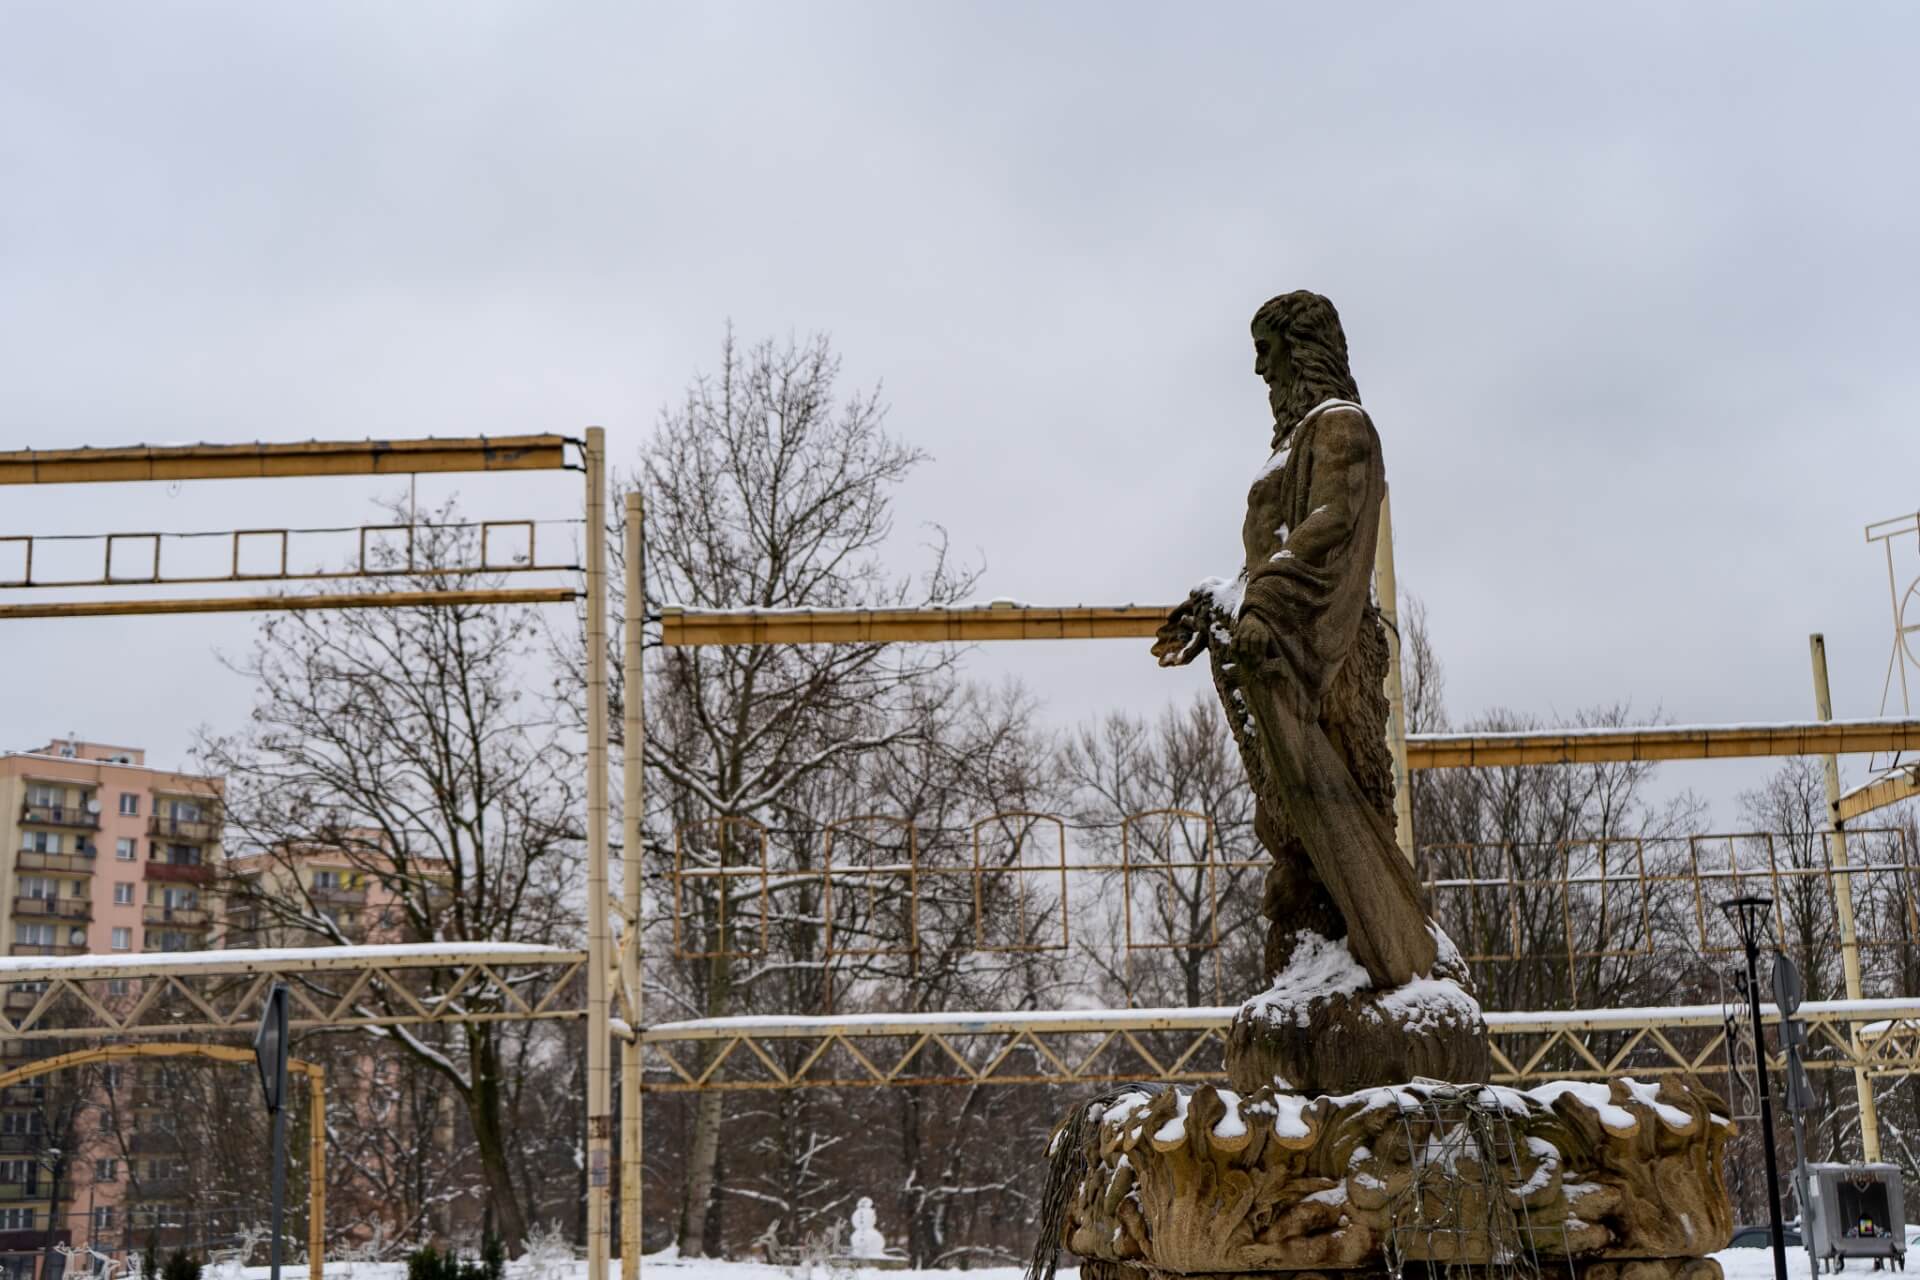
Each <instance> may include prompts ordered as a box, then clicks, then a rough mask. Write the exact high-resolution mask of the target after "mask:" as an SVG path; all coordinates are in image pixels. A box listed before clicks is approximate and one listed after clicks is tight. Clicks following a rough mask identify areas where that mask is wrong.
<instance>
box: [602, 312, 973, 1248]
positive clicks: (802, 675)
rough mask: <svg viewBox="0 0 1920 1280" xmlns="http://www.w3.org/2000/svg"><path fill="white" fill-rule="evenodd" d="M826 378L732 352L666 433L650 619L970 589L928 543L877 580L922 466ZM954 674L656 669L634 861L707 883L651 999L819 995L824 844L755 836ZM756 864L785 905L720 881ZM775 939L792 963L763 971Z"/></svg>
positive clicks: (897, 669)
mask: <svg viewBox="0 0 1920 1280" xmlns="http://www.w3.org/2000/svg"><path fill="white" fill-rule="evenodd" d="M839 373H840V362H839V359H838V357H836V356H835V355H834V354H833V352H832V349H831V347H830V345H829V344H828V342H827V340H826V339H825V338H823V337H814V338H810V339H808V340H806V341H805V342H799V343H795V342H789V343H787V344H785V345H776V344H774V343H771V342H767V343H761V344H759V345H757V346H755V347H753V348H751V349H749V350H742V349H740V348H739V347H738V346H737V345H736V344H735V343H734V341H733V338H732V335H731V334H729V335H728V338H727V341H726V344H725V345H724V347H723V348H722V352H721V363H720V369H719V371H718V373H717V374H715V375H713V376H712V377H701V378H698V379H696V380H695V381H694V383H693V385H692V386H691V387H690V388H689V390H688V393H687V396H686V399H685V401H684V402H683V403H682V404H681V405H680V406H679V407H678V408H675V409H673V410H670V411H668V412H667V413H666V414H665V415H663V418H662V420H661V423H660V428H659V431H658V433H657V434H656V436H655V438H654V439H653V440H652V442H651V443H650V444H649V445H648V447H647V448H646V450H645V452H644V454H643V456H642V459H641V464H640V468H639V472H638V474H637V476H636V477H635V482H636V483H638V484H639V485H640V486H641V487H642V488H643V490H644V492H645V494H646V498H647V529H646V534H647V566H646V568H647V590H648V594H649V597H650V601H652V602H672V603H681V604H687V605H695V606H708V607H731V608H738V607H755V608H761V609H792V608H838V607H847V606H853V605H881V606H884V605H940V604H949V603H953V602H955V601H957V600H959V599H961V598H962V597H964V595H965V594H966V592H967V591H968V590H969V589H970V588H971V586H972V583H973V575H972V574H971V573H968V572H964V571H960V570H957V569H956V568H955V567H954V565H953V564H952V562H951V560H950V559H949V557H948V555H947V550H946V545H945V540H944V537H943V536H941V535H939V534H938V533H937V532H936V537H935V540H934V543H933V545H932V546H931V547H930V548H929V550H928V553H927V555H926V557H925V558H924V561H923V563H922V564H921V566H920V568H919V569H918V571H917V572H913V573H897V572H894V571H893V570H891V569H889V567H888V566H887V563H886V559H885V550H886V547H887V544H888V542H889V539H890V536H891V534H892V532H893V520H892V511H891V494H892V490H893V489H894V487H895V486H897V485H898V484H899V483H900V482H901V481H903V480H904V479H905V478H906V477H907V475H908V474H909V473H910V472H911V471H912V470H913V468H914V467H915V466H917V465H918V464H919V463H920V462H922V461H923V460H924V456H925V455H923V454H922V453H921V452H920V451H919V450H916V449H914V448H912V447H911V446H909V445H906V444H904V443H903V442H901V441H900V440H898V439H897V438H895V437H894V436H892V435H890V434H889V433H888V432H887V431H886V429H885V417H886V412H885V409H884V407H883V406H882V405H881V403H880V400H879V396H878V393H877V391H875V392H854V393H852V394H848V395H845V396H842V395H841V393H840V391H839V388H838V385H837V383H838V378H839ZM622 607H623V609H624V608H627V607H630V606H628V605H627V604H626V603H625V602H622ZM953 661H954V652H953V651H952V650H951V649H950V648H930V647H926V646H908V647H901V646H887V645H878V644H849V645H820V646H751V647H702V648H675V649H670V650H659V651H656V656H655V659H654V661H653V664H652V673H651V675H650V678H649V679H650V688H649V694H648V722H649V733H648V739H647V768H648V770H649V771H650V773H652V774H653V775H654V777H653V778H652V779H651V780H650V785H649V795H650V798H651V799H652V801H653V805H654V807H653V809H652V811H651V812H650V813H649V814H648V829H649V831H650V833H651V839H650V847H649V856H650V857H651V858H653V859H654V860H655V862H656V865H658V864H659V862H660V861H661V860H664V859H670V858H672V857H674V856H675V854H674V852H673V851H674V849H675V847H676V841H677V842H678V848H679V851H680V853H679V856H681V857H682V858H685V859H687V860H689V862H690V864H691V865H692V866H693V867H695V868H696V869H698V870H702V871H705V872H709V873H712V874H710V875H709V876H708V878H706V879H704V880H683V881H682V882H681V885H680V890H679V897H678V899H677V902H676V906H677V908H678V912H679V914H680V916H681V918H682V920H683V925H682V927H683V928H685V929H688V930H689V931H690V932H691V933H692V934H693V935H694V936H695V937H696V938H697V939H698V941H697V942H696V943H695V944H694V945H693V946H691V947H687V946H683V947H682V948H681V950H682V951H686V952H690V953H692V954H694V955H697V956H699V957H700V958H699V959H698V960H696V961H694V962H692V963H688V964H681V965H678V966H672V970H673V971H672V973H671V974H667V973H661V974H659V975H657V980H656V982H655V985H654V986H653V987H651V988H650V990H652V991H657V992H658V993H659V994H660V995H661V996H663V997H664V998H665V999H667V1000H668V1001H670V1002H672V1003H674V1004H676V1005H678V1006H680V1007H683V1008H686V1009H688V1010H690V1011H698V1012H699V1013H700V1014H702V1015H708V1016H712V1015H721V1014H728V1013H734V1012H739V1011H741V1010H742V1009H743V1008H744V1007H748V1005H749V1003H750V1001H751V998H752V994H753V990H754V989H755V988H766V989H767V990H772V989H774V988H782V989H785V990H786V991H787V992H788V994H792V990H793V985H794V984H795V983H800V984H802V985H808V984H811V985H813V986H814V987H816V988H818V986H819V984H820V981H821V978H822V976H823V966H824V959H823V958H822V956H821V955H820V954H819V951H818V945H817V942H815V941H812V940H811V939H812V938H813V937H814V936H815V935H814V934H813V933H812V932H811V930H810V927H798V928H797V929H796V927H795V926H798V925H799V924H800V922H804V921H806V920H808V919H818V909H819V904H817V903H815V902H813V901H812V900H811V899H810V896H809V895H810V894H811V893H812V892H813V890H812V889H811V888H809V885H810V882H811V878H810V877H809V876H808V875H807V874H805V873H807V872H809V871H810V870H812V869H813V868H814V866H815V865H816V864H815V862H814V859H815V858H817V857H818V856H819V846H818V845H817V844H816V843H815V842H814V841H813V840H811V839H809V838H807V836H808V835H809V834H811V833H808V832H805V831H802V832H798V833H795V832H789V831H786V830H775V831H771V832H770V833H769V832H768V831H767V829H768V828H771V827H776V826H779V825H780V824H781V823H782V820H783V818H784V817H787V816H789V815H791V814H792V812H793V810H792V801H793V799H794V798H795V797H796V796H798V795H800V794H801V793H803V792H804V791H806V790H807V788H808V787H809V785H810V784H812V783H814V782H816V781H817V780H818V779H820V778H821V777H823V776H824V775H826V774H828V773H829V772H831V771H835V770H840V771H846V770H849V769H851V768H853V767H854V765H855V762H857V761H858V760H859V759H860V758H861V757H863V756H868V755H872V754H874V753H878V752H884V751H888V750H892V749H895V748H901V747H904V746H906V745H908V744H911V743H914V742H916V741H921V740H924V739H926V738H927V737H928V736H929V734H930V732H931V729H930V726H931V725H932V724H934V723H935V722H937V720H938V718H939V716H940V713H941V710H942V708H943V707H944V706H945V705H946V704H947V702H948V701H949V700H950V699H951V698H952V697H953V688H954V686H953V682H952V680H951V678H950V677H951V671H952V664H953ZM749 824H757V825H749ZM763 849H764V850H766V856H768V857H770V858H771V859H772V861H773V863H774V864H775V867H776V869H777V870H778V871H780V872H781V873H783V879H782V885H783V887H782V889H781V891H780V893H778V894H776V895H775V897H774V899H773V900H771V901H769V900H768V899H767V898H766V896H765V895H764V894H759V895H752V896H751V903H749V901H748V899H747V898H742V897H741V896H740V895H738V894H737V893H736V892H735V890H736V887H737V886H739V885H740V884H742V883H745V881H743V880H741V879H740V878H737V877H733V876H731V875H729V872H731V871H734V870H736V869H739V868H742V867H745V866H748V865H756V866H757V865H758V861H759V859H760V858H761V857H762V850H763ZM767 912H773V913H774V915H775V917H776V918H774V919H767V918H765V917H766V913H767ZM768 930H773V931H777V932H779V933H780V935H781V936H782V937H783V938H786V939H791V940H792V943H793V945H792V948H791V949H790V950H787V951H783V952H780V953H778V954H772V955H769V954H762V952H763V950H764V949H763V947H762V943H761V939H762V938H763V937H764V936H765V933H766V931H768ZM750 953H752V954H751V955H750ZM789 1007H792V1006H789ZM722 1121H723V1110H722V1099H721V1098H720V1096H719V1095H718V1094H706V1095H702V1096H701V1097H700V1099H699V1100H698V1102H697V1103H696V1104H695V1111H694V1119H693V1127H692V1134H691V1151H690V1155H689V1159H688V1163H687V1169H686V1178H685V1183H684V1190H683V1197H682V1210H681V1221H680V1229H679V1239H680V1246H681V1248H682V1250H683V1251H684V1252H685V1253H687V1254H690V1255H698V1254H702V1253H705V1252H706V1251H707V1250H708V1248H709V1246H710V1244H711V1243H713V1241H714V1240H715V1238H716V1236H717V1231H716V1228H717V1215H718V1213H719V1211H720V1204H721V1201H720V1199H719V1198H718V1197H717V1196H716V1195H715V1194H714V1188H715V1185H716V1182H717V1176H718V1175H717V1171H718V1169H719V1164H720V1130H721V1125H722Z"/></svg>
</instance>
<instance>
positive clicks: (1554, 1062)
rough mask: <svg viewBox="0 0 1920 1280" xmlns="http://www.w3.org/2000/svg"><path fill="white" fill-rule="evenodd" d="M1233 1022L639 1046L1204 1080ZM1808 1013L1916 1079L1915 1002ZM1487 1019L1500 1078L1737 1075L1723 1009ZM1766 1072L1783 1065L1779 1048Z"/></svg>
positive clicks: (851, 1071) (981, 1019)
mask: <svg viewBox="0 0 1920 1280" xmlns="http://www.w3.org/2000/svg"><path fill="white" fill-rule="evenodd" d="M1233 1014H1234V1010H1233V1009H1232V1008H1220V1007H1215V1008H1199V1009H1116V1010H1099V1011H1086V1012H1076V1013H1038V1012H1025V1013H1019V1012H1010V1013H979V1014H945V1013H942V1014H920V1015H913V1014H881V1015H871V1016H855V1017H843V1018H834V1017H821V1018H754V1017H744V1018H711V1019H702V1020H698V1021H691V1022H677V1023H664V1024H661V1025H658V1026H653V1027H649V1028H647V1029H645V1031H643V1032H642V1033H641V1034H640V1037H639V1038H640V1041H641V1046H642V1059H643V1062H644V1064H645V1069H646V1084H645V1086H644V1087H645V1089H646V1090H647V1091H648V1092H651V1093H693V1092H701V1091H722V1092H743V1091H756V1090H769V1089H806V1088H892V1087H899V1086H912V1085H946V1084H967V1085H972V1084H1008V1085H1012V1084H1027V1085H1031V1084H1057V1085H1094V1084H1109V1083H1114V1082H1120V1081H1161V1082H1169V1083H1172V1082H1197V1081H1208V1080H1219V1079H1221V1078H1222V1077H1223V1075H1224V1072H1223V1071H1222V1068H1221V1050H1222V1048H1223V1047H1224V1046H1225V1043H1226V1038H1225V1037H1226V1031H1227V1027H1228V1025H1229V1024H1230V1022H1231V1021H1232V1018H1233ZM1771 1016H1772V1014H1771V1011H1769V1017H1771ZM1800 1018H1801V1021H1803V1022H1804V1023H1806V1025H1807V1031H1808V1040H1809V1049H1808V1051H1807V1066H1808V1068H1809V1069H1810V1070H1826V1071H1838V1070H1847V1071H1851V1070H1853V1069H1855V1068H1856V1067H1862V1068H1865V1069H1866V1070H1867V1071H1869V1072H1870V1073H1871V1074H1873V1075H1878V1076H1899V1075H1908V1074H1912V1073H1913V1072H1915V1071H1920V999H1898V1000H1862V1001H1827V1002H1823V1003H1810V1004H1807V1005H1804V1006H1802V1008H1801V1011H1800ZM1487 1024H1488V1029H1489V1031H1490V1032H1491V1034H1492V1039H1493V1065H1494V1070H1493V1078H1494V1081H1495V1082H1496V1083H1500V1084H1513V1085H1527V1084H1536V1083H1540V1082H1542V1081H1546V1080H1606V1079H1611V1078H1613V1077H1616V1076H1619V1075H1622V1074H1632V1075H1634V1076H1637V1077H1658V1076H1668V1075H1688V1076H1699V1077H1702V1078H1705V1079H1707V1080H1708V1081H1709V1083H1712V1082H1713V1080H1714V1077H1716V1076H1719V1077H1722V1078H1724V1077H1725V1075H1726V1073H1727V1072H1728V1070H1729V1063H1728V1057H1727V1051H1728V1046H1729V1039H1728V1022H1727V1011H1726V1010H1725V1009H1723V1008H1722V1007H1721V1006H1719V1005H1683V1006H1676V1007H1673V1008H1666V1009H1660V1008H1652V1009H1620V1010H1605V1011H1591V1010H1572V1011H1567V1012H1555V1013H1490V1014H1488V1015H1487ZM1736 1025H1739V1024H1737V1023H1736ZM1736 1034H1737V1033H1736ZM1769 1063H1770V1066H1771V1067H1772V1068H1773V1069H1775V1070H1784V1069H1785V1068H1784V1063H1783V1062H1782V1060H1781V1059H1780V1058H1779V1057H1778V1055H1770V1056H1769Z"/></svg>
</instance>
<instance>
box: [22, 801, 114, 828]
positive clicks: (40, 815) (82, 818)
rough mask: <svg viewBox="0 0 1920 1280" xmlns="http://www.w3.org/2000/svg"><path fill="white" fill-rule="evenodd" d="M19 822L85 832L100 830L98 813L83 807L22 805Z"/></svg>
mask: <svg viewBox="0 0 1920 1280" xmlns="http://www.w3.org/2000/svg"><path fill="white" fill-rule="evenodd" d="M20 821H22V822H30V823H33V824H34V825H35V826H41V827H78V828H80V829H82V830H85V831H98V830H99V829H100V815H99V813H98V812H93V811H89V810H88V808H87V807H86V806H85V805H79V806H75V805H63V804H31V803H29V804H24V805H21V806H20Z"/></svg>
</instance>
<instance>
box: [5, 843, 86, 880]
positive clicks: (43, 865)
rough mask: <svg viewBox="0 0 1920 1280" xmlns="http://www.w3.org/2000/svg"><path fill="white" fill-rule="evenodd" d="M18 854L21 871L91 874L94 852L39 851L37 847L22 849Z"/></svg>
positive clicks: (71, 874)
mask: <svg viewBox="0 0 1920 1280" xmlns="http://www.w3.org/2000/svg"><path fill="white" fill-rule="evenodd" d="M18 856H19V859H20V861H19V863H18V866H19V869H20V870H21V871H55V872H59V873H60V874H62V875H70V876H75V875H78V876H90V875H92V874H93V868H94V858H95V854H94V852H93V851H92V850H89V851H87V852H85V853H41V852H40V851H39V850H38V849H22V850H21V851H20V853H19V855H18Z"/></svg>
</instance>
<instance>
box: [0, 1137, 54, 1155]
mask: <svg viewBox="0 0 1920 1280" xmlns="http://www.w3.org/2000/svg"><path fill="white" fill-rule="evenodd" d="M46 1149H47V1135H46V1134H44V1133H0V1156H37V1155H39V1154H40V1153H41V1152H42V1151H45V1150H46Z"/></svg>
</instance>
